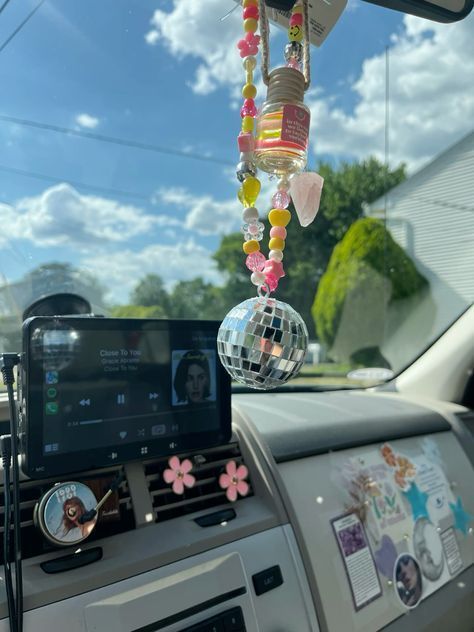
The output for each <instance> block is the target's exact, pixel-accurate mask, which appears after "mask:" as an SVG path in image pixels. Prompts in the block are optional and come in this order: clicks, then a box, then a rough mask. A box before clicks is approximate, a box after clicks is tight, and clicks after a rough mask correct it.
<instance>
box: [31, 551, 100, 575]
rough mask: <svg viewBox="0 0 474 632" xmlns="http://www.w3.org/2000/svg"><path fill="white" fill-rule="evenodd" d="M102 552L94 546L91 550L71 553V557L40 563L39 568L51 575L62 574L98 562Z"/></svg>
mask: <svg viewBox="0 0 474 632" xmlns="http://www.w3.org/2000/svg"><path fill="white" fill-rule="evenodd" d="M102 555H103V551H102V547H101V546H95V547H94V548H93V549H86V550H85V551H80V552H79V553H72V554H71V555H63V557H56V558H54V560H48V561H46V562H41V564H40V566H41V568H42V569H43V571H44V572H45V573H48V575H52V574H54V573H64V572H65V571H72V570H74V569H75V568H81V566H87V565H88V564H92V563H93V562H98V561H99V560H101V559H102Z"/></svg>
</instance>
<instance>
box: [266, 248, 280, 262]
mask: <svg viewBox="0 0 474 632" xmlns="http://www.w3.org/2000/svg"><path fill="white" fill-rule="evenodd" d="M268 258H269V259H273V261H282V260H283V252H282V251H281V250H270V252H269V254H268Z"/></svg>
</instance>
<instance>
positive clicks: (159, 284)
mask: <svg viewBox="0 0 474 632" xmlns="http://www.w3.org/2000/svg"><path fill="white" fill-rule="evenodd" d="M130 299H131V303H132V304H133V305H143V306H144V307H153V306H157V305H159V306H160V307H161V308H162V309H163V312H164V313H165V314H166V315H168V314H169V311H170V302H169V301H170V299H169V294H168V292H167V290H166V288H165V284H164V282H163V279H162V278H161V277H160V276H159V275H158V274H147V275H146V276H145V277H143V279H142V280H141V281H139V282H138V284H137V285H136V286H135V288H134V290H133V291H132V294H131V296H130Z"/></svg>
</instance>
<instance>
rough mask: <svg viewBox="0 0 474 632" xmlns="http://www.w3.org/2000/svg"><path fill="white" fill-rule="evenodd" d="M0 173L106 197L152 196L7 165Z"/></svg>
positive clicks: (0, 166) (147, 200) (145, 199)
mask: <svg viewBox="0 0 474 632" xmlns="http://www.w3.org/2000/svg"><path fill="white" fill-rule="evenodd" d="M0 171H4V172H6V173H13V174H15V175H20V176H26V177H27V178H36V179H37V180H44V181H46V182H54V183H55V184H60V183H62V182H65V183H66V184H70V185H72V186H74V187H77V188H83V189H90V190H91V191H97V192H98V193H104V194H106V195H119V196H122V197H130V198H136V199H137V200H142V201H145V202H149V201H150V196H147V195H143V194H141V193H134V192H131V191H122V190H120V189H112V188H107V187H101V186H96V185H94V184H88V183H86V182H80V181H78V180H70V179H69V178H58V177H57V176H49V175H47V174H44V173H36V172H34V171H25V170H23V169H16V168H15V167H7V166H6V165H0Z"/></svg>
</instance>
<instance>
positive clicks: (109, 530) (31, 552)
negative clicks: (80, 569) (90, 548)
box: [0, 467, 135, 563]
mask: <svg viewBox="0 0 474 632" xmlns="http://www.w3.org/2000/svg"><path fill="white" fill-rule="evenodd" d="M121 469H122V468H120V467H116V468H108V469H107V470H104V471H101V472H100V474H97V472H95V473H82V474H81V475H80V476H68V477H64V476H63V477H61V478H53V479H45V480H39V481H22V482H21V483H20V516H21V546H22V557H23V559H27V558H30V557H35V556H37V555H42V554H43V553H47V552H48V551H52V550H56V551H57V550H58V549H55V548H54V547H53V546H51V545H50V544H49V543H48V542H47V541H46V540H45V539H44V538H43V536H42V535H41V533H40V531H39V530H38V529H37V528H36V527H35V525H34V522H33V512H34V508H35V505H36V503H37V502H38V501H39V499H40V498H41V496H42V495H43V494H44V493H45V492H47V491H48V490H49V489H51V487H52V486H53V485H54V484H55V483H59V482H64V481H67V480H75V481H79V482H83V483H85V484H92V485H94V483H95V484H96V485H97V486H98V488H99V489H102V488H103V483H106V482H107V481H111V480H112V479H114V478H115V476H116V475H117V474H118V472H119V471H120V470H121ZM105 491H107V490H104V493H105ZM97 495H98V494H97V493H96V496H97ZM118 497H119V515H116V516H115V517H114V519H113V520H112V519H105V518H104V519H100V518H99V521H98V522H97V525H96V527H95V529H94V531H93V532H92V534H91V536H90V537H89V538H88V540H87V541H88V542H90V541H92V540H98V539H100V538H106V537H108V536H110V535H115V534H117V533H124V532H125V531H130V530H132V529H134V528H135V518H134V516H133V508H132V501H131V498H130V492H129V489H128V483H127V480H126V479H125V478H124V480H123V481H122V483H121V484H120V487H119V490H118ZM4 506H5V496H4V489H3V486H2V487H1V492H0V537H1V538H3V532H4V522H5V515H4ZM0 549H1V550H0V561H1V563H3V547H0Z"/></svg>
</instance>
